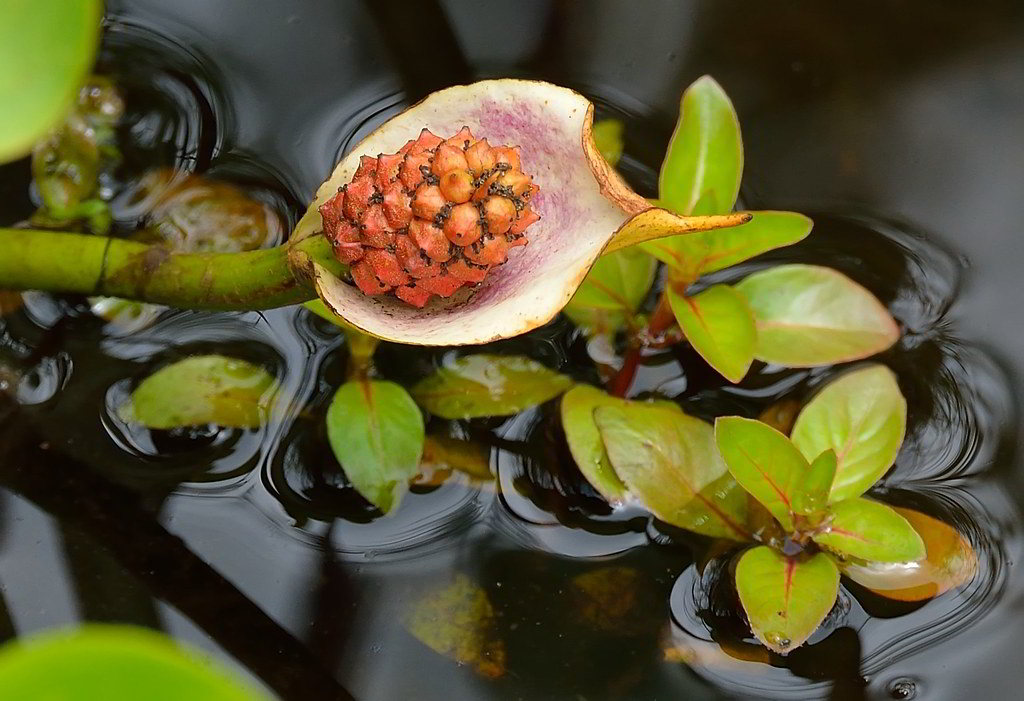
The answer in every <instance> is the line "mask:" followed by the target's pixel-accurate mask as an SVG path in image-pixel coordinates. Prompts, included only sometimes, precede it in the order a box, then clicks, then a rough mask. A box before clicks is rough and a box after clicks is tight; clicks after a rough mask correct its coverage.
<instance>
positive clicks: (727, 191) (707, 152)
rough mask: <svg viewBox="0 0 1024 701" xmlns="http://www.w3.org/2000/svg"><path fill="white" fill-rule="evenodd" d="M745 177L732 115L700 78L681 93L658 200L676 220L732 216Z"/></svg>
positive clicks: (721, 95)
mask: <svg viewBox="0 0 1024 701" xmlns="http://www.w3.org/2000/svg"><path fill="white" fill-rule="evenodd" d="M742 176H743V141H742V138H741V137H740V123H739V119H738V118H737V116H736V111H735V110H734V109H733V107H732V103H731V102H730V101H729V97H728V96H727V95H726V94H725V91H724V90H723V89H722V86H720V85H719V84H718V83H716V82H715V80H714V79H713V78H711V77H710V76H703V77H702V78H699V79H698V80H697V81H696V82H694V83H693V84H692V85H691V86H690V87H688V88H687V89H686V91H685V92H684V93H683V99H682V103H681V104H680V110H679V121H678V123H677V124H676V129H675V132H674V133H673V134H672V140H671V141H670V142H669V146H668V151H667V152H666V153H665V160H664V161H662V164H661V175H660V177H659V179H658V198H659V200H660V201H661V203H662V204H663V205H664V206H666V207H668V208H669V209H671V210H673V211H675V212H677V213H678V214H694V215H697V214H724V213H726V212H729V211H731V210H732V207H733V205H734V204H735V203H736V196H737V195H738V194H739V189H740V179H741V178H742Z"/></svg>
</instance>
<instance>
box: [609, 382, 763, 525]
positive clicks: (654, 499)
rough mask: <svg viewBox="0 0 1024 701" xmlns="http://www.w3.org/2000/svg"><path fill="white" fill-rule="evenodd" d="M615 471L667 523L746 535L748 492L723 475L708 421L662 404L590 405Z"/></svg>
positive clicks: (650, 509) (652, 511) (723, 468)
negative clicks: (594, 406) (594, 407)
mask: <svg viewBox="0 0 1024 701" xmlns="http://www.w3.org/2000/svg"><path fill="white" fill-rule="evenodd" d="M594 420H595V422H596V423H597V426H598V429H599V430H600V432H601V440H602V441H603V442H604V446H605V449H606V450H607V451H608V457H609V459H610V461H611V464H612V466H613V468H614V470H615V474H617V475H618V476H619V478H620V479H621V480H622V481H623V482H624V483H625V484H626V486H627V487H628V488H629V491H630V493H631V494H633V495H634V496H635V497H636V498H637V499H639V500H640V502H641V503H642V504H643V505H644V506H645V507H646V508H647V509H648V510H649V511H650V512H651V513H653V514H654V515H655V516H657V517H658V518H659V519H661V520H662V521H665V522H666V523H671V524H673V525H675V526H679V527H680V528H685V529H687V530H690V531H693V532H695V533H702V534H704V535H709V536H715V537H722V538H731V539H733V540H747V539H749V538H750V535H749V533H748V531H747V529H746V527H745V524H746V519H747V495H746V493H745V492H744V491H743V490H742V489H740V488H739V486H738V485H737V484H736V483H735V482H734V481H733V480H732V479H731V478H730V477H729V476H728V472H727V471H726V466H725V464H724V463H723V462H722V459H721V457H720V456H719V454H718V451H717V450H715V444H714V433H713V431H712V428H711V426H710V425H708V424H707V423H705V422H703V421H701V420H699V419H695V418H693V417H691V416H687V415H686V414H684V413H683V412H682V411H681V410H680V409H679V408H678V407H674V406H673V407H668V406H665V405H664V404H646V403H641V402H628V403H625V404H623V405H605V406H598V407H597V408H596V409H594Z"/></svg>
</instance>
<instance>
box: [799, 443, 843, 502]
mask: <svg viewBox="0 0 1024 701" xmlns="http://www.w3.org/2000/svg"><path fill="white" fill-rule="evenodd" d="M836 465H837V460H836V453H835V451H834V450H832V449H831V448H829V449H828V450H826V451H825V452H823V453H822V454H821V455H819V456H818V457H816V458H815V459H814V461H813V462H811V469H810V470H808V471H807V475H806V476H805V477H804V480H803V482H801V483H800V486H799V487H798V488H797V490H796V494H795V495H794V496H793V507H794V510H795V511H796V513H798V514H801V515H802V516H810V515H812V514H817V513H820V512H821V511H822V509H824V508H825V507H826V506H828V495H829V493H830V492H831V491H832V482H833V481H834V480H835V478H836Z"/></svg>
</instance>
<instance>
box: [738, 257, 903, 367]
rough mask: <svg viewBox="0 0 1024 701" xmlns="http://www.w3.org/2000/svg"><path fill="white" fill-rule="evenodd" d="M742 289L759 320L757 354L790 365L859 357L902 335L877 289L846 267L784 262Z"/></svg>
mask: <svg viewBox="0 0 1024 701" xmlns="http://www.w3.org/2000/svg"><path fill="white" fill-rule="evenodd" d="M736 289H737V290H738V291H739V292H740V293H741V294H742V295H743V296H744V297H746V298H747V301H748V302H749V303H750V308H751V309H752V310H753V312H754V319H755V320H756V321H757V350H756V351H755V357H756V358H758V359H759V360H763V361H765V362H768V363H778V364H779V365H785V366H787V367H814V366H818V365H832V364H834V363H845V362H849V361H851V360H859V359H861V358H867V357H868V356H871V355H874V354H876V353H880V352H882V351H884V350H886V349H887V348H889V347H890V346H892V345H893V344H894V343H896V341H897V340H898V339H899V336H900V332H899V327H898V326H897V325H896V322H895V321H894V320H893V318H892V316H891V315H890V314H889V312H888V311H887V310H886V308H885V307H884V306H882V303H881V302H879V301H878V300H877V299H876V298H875V296H874V295H872V294H871V293H870V292H868V291H867V290H866V289H864V288H863V287H861V286H860V285H859V284H857V283H856V282H854V281H853V280H851V279H850V278H848V277H846V276H845V275H843V274H842V273H839V272H836V271H835V270H832V269H830V268H823V267H820V266H816V265H799V264H794V265H780V266H778V267H775V268H769V269H768V270H765V271H762V272H759V273H754V274H753V275H751V276H749V277H748V278H746V279H745V280H743V281H742V282H740V283H739V284H738V285H736Z"/></svg>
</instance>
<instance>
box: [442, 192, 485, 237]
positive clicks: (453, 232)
mask: <svg viewBox="0 0 1024 701" xmlns="http://www.w3.org/2000/svg"><path fill="white" fill-rule="evenodd" d="M483 233H484V231H483V228H482V227H481V226H480V211H479V210H478V209H477V208H476V205H474V204H470V203H469V202H465V203H463V204H460V205H456V206H455V207H452V211H451V212H450V213H449V214H448V219H447V220H446V221H445V223H444V235H445V236H447V237H448V240H449V241H451V242H452V243H454V244H455V245H456V246H468V245H469V244H471V243H473V242H474V241H476V240H477V239H478V238H480V237H481V236H482V235H483Z"/></svg>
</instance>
